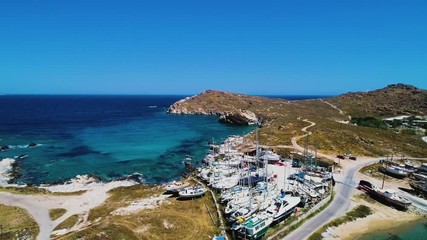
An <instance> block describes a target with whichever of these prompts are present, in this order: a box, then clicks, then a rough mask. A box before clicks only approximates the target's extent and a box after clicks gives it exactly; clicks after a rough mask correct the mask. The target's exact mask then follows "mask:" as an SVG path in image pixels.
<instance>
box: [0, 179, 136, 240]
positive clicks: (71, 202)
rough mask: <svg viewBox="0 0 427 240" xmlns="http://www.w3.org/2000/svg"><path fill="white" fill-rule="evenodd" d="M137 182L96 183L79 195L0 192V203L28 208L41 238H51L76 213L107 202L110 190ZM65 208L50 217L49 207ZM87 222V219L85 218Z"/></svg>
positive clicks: (86, 213)
mask: <svg viewBox="0 0 427 240" xmlns="http://www.w3.org/2000/svg"><path fill="white" fill-rule="evenodd" d="M134 184H135V183H132V182H127V181H116V182H109V183H96V186H92V187H91V189H89V190H88V191H87V192H85V193H84V194H82V195H78V196H49V195H23V194H12V193H8V192H0V203H1V204H5V205H11V206H17V207H21V208H24V209H26V210H27V211H28V212H29V213H30V214H31V215H32V216H33V218H34V220H35V221H36V222H37V223H38V225H39V227H40V233H39V235H38V236H37V239H39V240H46V239H50V236H51V234H52V232H53V229H54V228H55V227H56V226H57V225H58V224H60V223H61V222H63V221H64V220H65V219H67V218H69V217H70V216H72V215H74V214H79V215H83V216H86V217H87V215H88V213H89V211H90V210H91V209H92V208H95V207H97V206H99V205H101V204H102V203H104V202H105V200H107V198H108V191H109V190H111V189H113V188H117V187H120V186H131V185H134ZM54 208H64V209H66V210H67V212H66V213H65V214H64V215H63V216H61V217H60V218H58V219H57V220H55V221H52V220H51V219H50V217H49V209H54ZM83 221H84V222H85V221H86V219H83Z"/></svg>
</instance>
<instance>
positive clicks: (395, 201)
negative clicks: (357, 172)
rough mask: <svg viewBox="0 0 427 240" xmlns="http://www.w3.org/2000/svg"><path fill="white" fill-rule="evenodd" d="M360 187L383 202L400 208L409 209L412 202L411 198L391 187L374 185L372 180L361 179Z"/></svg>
mask: <svg viewBox="0 0 427 240" xmlns="http://www.w3.org/2000/svg"><path fill="white" fill-rule="evenodd" d="M358 188H359V189H360V190H363V191H365V192H366V193H367V194H369V196H371V197H372V198H374V199H376V200H378V201H380V202H383V203H385V204H387V205H391V206H393V207H395V208H398V209H400V210H407V209H408V207H409V206H410V205H411V204H412V202H411V201H410V200H408V199H407V198H405V197H402V196H400V195H398V194H397V193H396V192H395V191H393V190H390V189H380V188H377V187H376V186H374V185H372V184H371V183H370V182H368V181H365V180H361V181H360V182H359V186H358Z"/></svg>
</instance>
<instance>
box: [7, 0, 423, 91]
mask: <svg viewBox="0 0 427 240" xmlns="http://www.w3.org/2000/svg"><path fill="white" fill-rule="evenodd" d="M426 13H427V1H414V0H408V1H404V0H402V1H395V0H383V1H375V0H359V1H348V0H340V1H327V0H324V1H303V0H302V1H296V0H295V1H290V0H289V1H285V0H282V1H268V0H265V1H252V0H242V1H232V0H227V1H221V0H215V1H208V0H206V1H205V0H203V1H200V0H199V1H186V0H176V1H172V0H170V1H163V0H155V1H143V0H139V1H138V0H134V1H130V0H121V1H108V0H102V1H101V0H99V1H96V0H84V1H80V0H70V1H66V0H53V1H44V0H37V1H36V0H32V1H25V0H20V1H16V0H2V1H0V83H1V86H0V93H2V94H195V93H199V92H201V91H204V90H206V89H217V90H224V91H231V92H239V93H246V94H263V95H269V94H271V95H336V94H340V93H346V92H348V91H367V90H373V89H378V88H382V87H385V86H386V85H388V84H392V83H400V82H401V83H406V84H411V85H414V86H416V87H419V88H423V89H427V14H426Z"/></svg>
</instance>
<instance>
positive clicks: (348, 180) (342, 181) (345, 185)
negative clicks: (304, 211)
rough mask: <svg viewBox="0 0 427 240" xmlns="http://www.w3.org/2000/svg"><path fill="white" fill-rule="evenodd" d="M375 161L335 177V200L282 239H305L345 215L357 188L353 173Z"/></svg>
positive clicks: (360, 164)
mask: <svg viewBox="0 0 427 240" xmlns="http://www.w3.org/2000/svg"><path fill="white" fill-rule="evenodd" d="M377 161H378V159H372V160H369V161H364V162H361V163H358V164H357V165H354V166H352V167H350V168H349V169H348V170H347V171H345V172H344V173H342V175H341V176H336V177H335V180H336V183H337V188H336V192H335V198H334V200H333V201H332V203H331V204H330V205H329V206H328V207H327V208H326V209H324V210H323V211H322V212H320V213H319V214H317V215H316V216H315V217H313V218H312V219H310V220H308V221H307V222H305V223H304V224H303V225H301V226H300V227H299V228H297V229H296V230H294V231H293V232H291V233H290V234H289V235H287V236H286V237H285V238H283V239H285V240H295V239H298V240H300V239H301V240H302V239H307V238H308V237H309V236H310V235H311V234H313V233H314V232H315V231H316V230H317V229H318V228H320V227H322V226H323V225H325V224H326V223H328V222H329V221H331V220H332V219H334V218H336V217H339V216H341V215H342V214H343V213H345V212H346V210H347V209H348V207H349V205H350V201H351V198H352V196H353V193H354V191H355V189H356V186H357V183H356V182H354V173H355V172H356V171H358V170H359V169H360V168H362V167H363V166H366V165H369V164H372V163H375V162H377Z"/></svg>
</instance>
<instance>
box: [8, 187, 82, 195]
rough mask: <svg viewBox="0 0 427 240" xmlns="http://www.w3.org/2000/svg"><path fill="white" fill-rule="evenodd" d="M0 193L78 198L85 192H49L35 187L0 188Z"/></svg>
mask: <svg viewBox="0 0 427 240" xmlns="http://www.w3.org/2000/svg"><path fill="white" fill-rule="evenodd" d="M0 191H1V192H9V193H14V194H28V195H34V194H45V195H50V196H78V195H82V194H83V193H85V192H86V191H77V192H49V191H48V190H46V189H43V188H37V187H0Z"/></svg>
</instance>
